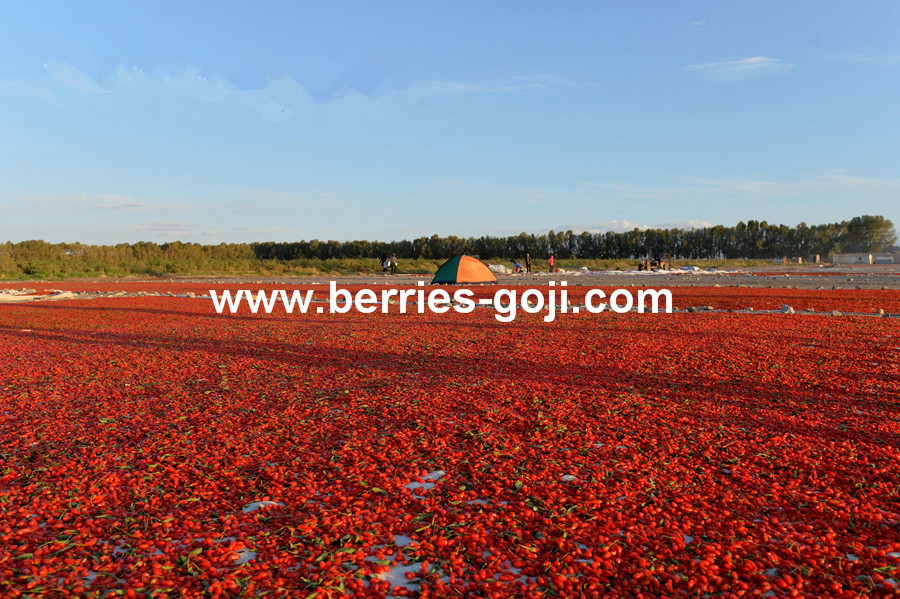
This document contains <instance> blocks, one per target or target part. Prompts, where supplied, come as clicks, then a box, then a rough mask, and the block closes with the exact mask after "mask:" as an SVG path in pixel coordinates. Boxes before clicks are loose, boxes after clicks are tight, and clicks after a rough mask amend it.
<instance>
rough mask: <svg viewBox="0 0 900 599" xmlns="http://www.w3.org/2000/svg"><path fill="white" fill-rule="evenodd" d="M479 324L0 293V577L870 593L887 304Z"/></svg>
mask: <svg viewBox="0 0 900 599" xmlns="http://www.w3.org/2000/svg"><path fill="white" fill-rule="evenodd" d="M54 287H59V285H54ZM82 287H83V285H82ZM157 287H158V289H154V291H166V290H168V291H172V292H175V293H178V292H184V291H185V290H186V289H188V287H186V286H184V285H181V286H179V285H174V284H173V285H171V286H170V287H168V288H167V287H165V286H164V285H157ZM192 289H193V288H192ZM207 289H208V287H203V286H199V287H197V288H196V289H193V290H194V291H199V290H203V291H206V290H207ZM786 294H790V297H789V298H787V296H786ZM673 295H674V298H675V304H676V306H680V307H684V306H688V305H713V306H714V307H716V308H740V309H743V308H745V307H747V306H754V307H755V308H756V309H757V310H760V309H777V308H778V306H779V305H781V304H784V303H788V304H791V305H792V306H794V307H795V308H796V309H797V310H798V312H799V311H800V310H803V309H806V308H807V307H812V308H815V309H817V310H839V311H841V312H844V313H846V312H857V313H862V312H866V313H871V312H874V311H875V310H877V309H878V308H882V309H884V310H886V311H888V312H897V311H898V304H900V292H898V291H840V290H836V291H825V290H822V291H801V290H766V289H762V290H760V289H728V288H715V289H714V288H705V289H700V288H695V289H690V290H680V289H677V288H676V289H673ZM582 296H583V291H582ZM572 297H577V292H576V291H573V292H572ZM786 298H787V299H786ZM493 315H494V313H493V312H492V311H490V310H488V309H483V310H482V309H480V310H476V311H475V312H474V313H472V314H468V315H463V314H456V313H453V312H451V313H447V314H441V315H434V314H422V315H420V314H408V315H402V314H386V315H385V314H380V313H375V314H359V313H355V312H350V313H348V314H343V315H330V314H327V313H325V314H310V315H305V316H299V315H286V314H284V313H277V312H276V313H273V314H271V315H266V314H258V315H254V314H250V313H249V312H247V311H242V312H240V313H238V314H234V315H232V314H222V315H219V314H216V313H215V311H214V309H213V306H212V302H211V301H210V300H209V299H201V298H187V297H119V298H100V299H93V300H83V301H82V300H62V301H39V302H30V303H17V304H8V305H0V595H2V596H4V597H17V596H23V597H27V596H31V597H37V596H53V597H65V596H70V597H106V596H127V597H134V596H139V597H140V596H142V597H173V598H174V597H181V596H186V597H195V596H205V597H217V596H235V597H237V596H245V597H263V596H274V597H279V596H284V597H287V596H291V597H307V596H311V597H315V596H323V597H326V596H346V595H349V596H356V597H384V596H422V597H426V596H433V597H513V596H519V597H553V596H562V597H577V596H587V597H601V596H621V597H659V596H684V597H688V596H696V597H718V596H775V597H786V596H796V595H802V596H809V597H826V596H829V597H856V596H889V595H891V594H893V593H896V592H897V585H898V582H897V581H898V580H900V467H898V466H900V319H898V318H884V317H876V316H874V315H873V316H862V315H858V316H854V315H843V316H838V317H834V316H830V315H808V314H800V313H798V314H752V313H683V312H680V313H677V314H657V315H650V314H643V315H639V314H636V313H631V314H624V315H620V314H614V313H604V314H598V315H591V314H579V315H566V316H563V317H560V318H558V319H557V320H556V321H555V322H552V323H545V322H543V321H542V314H536V315H533V316H531V315H527V314H520V315H519V316H518V318H517V319H516V320H515V321H514V322H512V323H508V324H503V323H500V322H497V321H496V320H495V319H494V316H493Z"/></svg>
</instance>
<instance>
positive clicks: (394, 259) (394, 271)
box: [391, 254, 397, 275]
mask: <svg viewBox="0 0 900 599" xmlns="http://www.w3.org/2000/svg"><path fill="white" fill-rule="evenodd" d="M391 274H392V275H395V274H397V254H391Z"/></svg>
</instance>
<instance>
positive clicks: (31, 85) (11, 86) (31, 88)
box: [0, 81, 56, 102]
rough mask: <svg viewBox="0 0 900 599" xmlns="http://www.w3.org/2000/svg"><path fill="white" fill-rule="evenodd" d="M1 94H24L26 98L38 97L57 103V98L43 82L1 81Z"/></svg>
mask: <svg viewBox="0 0 900 599" xmlns="http://www.w3.org/2000/svg"><path fill="white" fill-rule="evenodd" d="M0 92H6V93H8V94H22V95H26V96H38V97H39V98H43V99H44V100H47V101H48V102H56V97H55V96H54V95H53V92H52V91H51V90H50V87H49V86H48V85H47V84H46V83H43V82H34V81H0Z"/></svg>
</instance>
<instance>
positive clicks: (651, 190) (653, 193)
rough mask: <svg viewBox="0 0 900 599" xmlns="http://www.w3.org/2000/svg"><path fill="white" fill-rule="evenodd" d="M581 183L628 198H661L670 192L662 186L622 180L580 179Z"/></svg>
mask: <svg viewBox="0 0 900 599" xmlns="http://www.w3.org/2000/svg"><path fill="white" fill-rule="evenodd" d="M582 185H586V186H587V187H590V188H592V189H594V190H595V191H596V192H597V193H600V194H605V195H610V196H612V197H614V198H624V199H629V200H662V199H665V198H666V197H668V196H669V195H670V194H671V192H672V190H671V189H666V188H662V187H641V186H637V185H632V184H631V183H627V182H622V181H610V182H608V183H594V182H593V181H582Z"/></svg>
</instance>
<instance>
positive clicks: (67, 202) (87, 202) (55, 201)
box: [0, 193, 149, 213]
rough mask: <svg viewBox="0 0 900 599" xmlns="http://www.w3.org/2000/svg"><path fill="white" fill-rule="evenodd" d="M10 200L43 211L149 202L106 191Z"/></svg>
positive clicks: (137, 205)
mask: <svg viewBox="0 0 900 599" xmlns="http://www.w3.org/2000/svg"><path fill="white" fill-rule="evenodd" d="M11 201H12V202H13V203H14V204H18V205H28V206H32V207H38V208H39V209H40V210H41V211H42V212H44V213H48V212H53V213H57V212H65V211H81V210H122V209H132V208H148V207H149V204H148V203H147V202H146V201H143V200H138V199H135V198H133V197H131V196H124V195H116V194H108V193H107V194H104V193H99V194H97V193H67V194H46V195H32V196H17V197H15V198H13V199H11ZM0 205H2V204H0Z"/></svg>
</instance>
